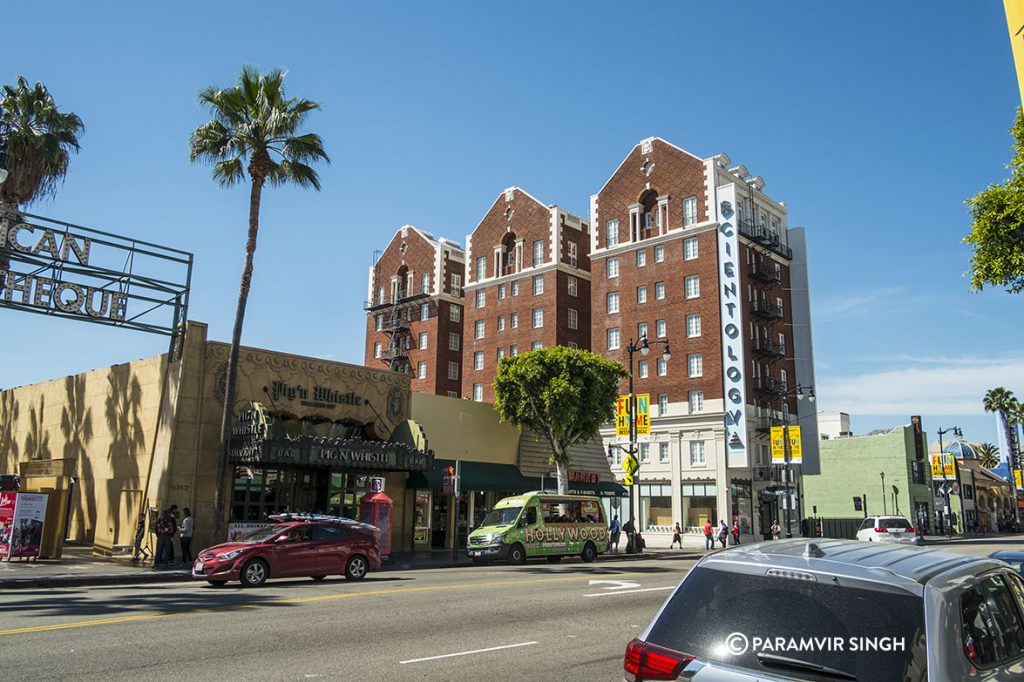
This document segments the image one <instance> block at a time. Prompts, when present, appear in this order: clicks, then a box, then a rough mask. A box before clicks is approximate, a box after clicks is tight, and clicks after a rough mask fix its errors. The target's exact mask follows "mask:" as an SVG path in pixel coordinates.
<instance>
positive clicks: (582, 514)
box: [467, 491, 608, 564]
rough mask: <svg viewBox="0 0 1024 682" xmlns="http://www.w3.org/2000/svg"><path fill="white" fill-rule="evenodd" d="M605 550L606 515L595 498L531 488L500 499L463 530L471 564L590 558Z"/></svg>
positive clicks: (606, 543)
mask: <svg viewBox="0 0 1024 682" xmlns="http://www.w3.org/2000/svg"><path fill="white" fill-rule="evenodd" d="M607 551H608V519H607V518H606V517H605V513H604V507H603V506H602V505H601V500H600V498H597V497H585V496H582V495H557V494H553V493H546V492H539V491H538V492H532V493H523V494H522V495H516V496H515V497H506V498H505V499H503V500H501V501H500V502H498V503H497V504H496V505H494V509H493V510H492V511H491V512H490V513H489V514H488V515H487V516H486V517H485V518H484V520H483V523H482V524H480V526H479V527H478V528H476V529H475V530H474V531H473V532H472V533H470V534H469V542H468V547H467V552H468V553H469V556H470V557H471V558H472V559H473V561H475V562H480V563H483V562H486V561H490V560H493V559H499V560H501V559H508V560H509V561H510V562H512V563H514V564H521V563H523V562H524V561H526V560H527V559H528V558H533V557H547V560H548V561H550V562H551V563H556V562H558V561H560V560H561V559H562V557H563V556H580V557H581V558H582V559H583V560H584V561H593V560H594V559H596V558H597V555H598V554H601V553H603V552H607Z"/></svg>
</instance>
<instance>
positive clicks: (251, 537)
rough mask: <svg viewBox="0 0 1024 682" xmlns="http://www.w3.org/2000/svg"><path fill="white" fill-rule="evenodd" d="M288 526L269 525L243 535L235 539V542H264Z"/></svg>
mask: <svg viewBox="0 0 1024 682" xmlns="http://www.w3.org/2000/svg"><path fill="white" fill-rule="evenodd" d="M287 527H288V526H267V527H266V528H258V529H256V530H254V531H253V532H251V533H249V534H248V535H243V536H242V537H240V538H238V539H237V540H235V542H247V543H253V542H263V541H264V540H269V539H270V538H272V537H274V536H275V535H277V534H278V533H280V532H281V531H283V530H284V529H285V528H287Z"/></svg>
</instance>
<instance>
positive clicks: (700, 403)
mask: <svg viewBox="0 0 1024 682" xmlns="http://www.w3.org/2000/svg"><path fill="white" fill-rule="evenodd" d="M703 411H704V391H690V413H691V414H692V413H695V412H703Z"/></svg>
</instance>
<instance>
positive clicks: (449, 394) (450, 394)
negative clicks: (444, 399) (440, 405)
mask: <svg viewBox="0 0 1024 682" xmlns="http://www.w3.org/2000/svg"><path fill="white" fill-rule="evenodd" d="M448 397H449V398H458V397H459V394H458V392H456V391H448Z"/></svg>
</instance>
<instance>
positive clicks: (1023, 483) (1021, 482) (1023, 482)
mask: <svg viewBox="0 0 1024 682" xmlns="http://www.w3.org/2000/svg"><path fill="white" fill-rule="evenodd" d="M1013 480H1014V481H1015V482H1016V483H1017V487H1018V488H1024V479H1022V472H1021V470H1020V469H1017V470H1016V471H1014V472H1013Z"/></svg>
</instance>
